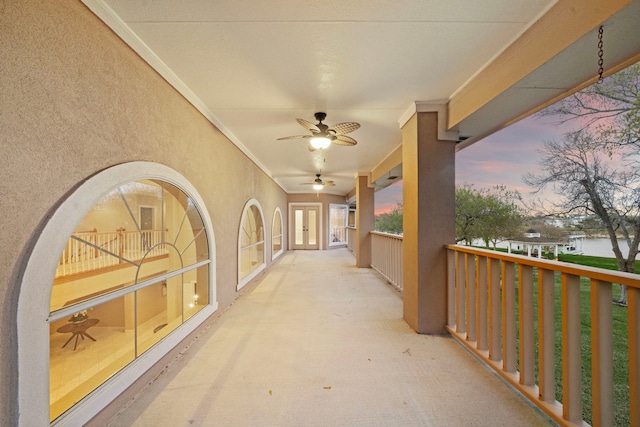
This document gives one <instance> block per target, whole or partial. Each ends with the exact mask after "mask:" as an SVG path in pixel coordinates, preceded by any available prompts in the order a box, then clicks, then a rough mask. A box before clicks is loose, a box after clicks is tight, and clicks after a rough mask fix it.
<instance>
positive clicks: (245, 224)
mask: <svg viewBox="0 0 640 427" xmlns="http://www.w3.org/2000/svg"><path fill="white" fill-rule="evenodd" d="M238 248H239V253H238V290H239V289H240V288H242V287H243V286H244V285H246V284H247V283H248V282H249V281H250V280H251V279H253V278H254V277H255V276H256V275H257V274H258V273H259V272H260V271H262V270H263V269H264V268H265V266H266V259H265V250H264V249H265V248H264V216H263V215H262V208H261V207H260V204H259V203H258V201H257V200H256V199H251V200H249V201H248V202H247V204H246V205H245V207H244V209H243V211H242V219H241V220H240V232H239V236H238Z"/></svg>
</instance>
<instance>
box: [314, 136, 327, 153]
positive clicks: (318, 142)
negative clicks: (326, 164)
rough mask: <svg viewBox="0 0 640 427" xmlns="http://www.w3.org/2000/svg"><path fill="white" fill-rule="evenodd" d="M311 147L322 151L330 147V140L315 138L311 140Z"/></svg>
mask: <svg viewBox="0 0 640 427" xmlns="http://www.w3.org/2000/svg"><path fill="white" fill-rule="evenodd" d="M310 142H311V146H312V147H313V148H315V149H316V150H323V149H325V148H327V147H328V146H329V145H331V140H330V139H329V138H327V137H326V136H315V137H313V138H311V141H310Z"/></svg>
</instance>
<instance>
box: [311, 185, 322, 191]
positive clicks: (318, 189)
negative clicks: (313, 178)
mask: <svg viewBox="0 0 640 427" xmlns="http://www.w3.org/2000/svg"><path fill="white" fill-rule="evenodd" d="M323 187H324V185H322V184H313V189H314V190H316V191H320V190H322V188H323Z"/></svg>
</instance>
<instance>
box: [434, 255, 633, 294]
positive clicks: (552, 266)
mask: <svg viewBox="0 0 640 427" xmlns="http://www.w3.org/2000/svg"><path fill="white" fill-rule="evenodd" d="M445 247H446V248H447V249H451V250H454V251H458V252H464V253H469V254H475V255H481V256H486V257H488V258H494V259H499V260H501V261H511V262H516V263H518V264H523V265H529V266H532V267H538V268H543V269H546V270H555V271H559V272H561V273H566V274H573V275H575V276H584V277H590V278H592V279H596V280H600V281H602V282H611V283H619V284H621V285H627V286H631V287H633V288H640V275H638V274H633V273H625V272H622V271H615V270H605V269H604V268H596V267H589V266H584V265H578V264H569V263H565V262H558V261H550V260H546V259H540V258H533V257H528V256H524V255H516V254H509V253H505V252H499V251H492V250H488V249H480V248H474V247H471V246H463V245H445Z"/></svg>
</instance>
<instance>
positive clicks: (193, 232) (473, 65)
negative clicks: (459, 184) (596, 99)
mask: <svg viewBox="0 0 640 427" xmlns="http://www.w3.org/2000/svg"><path fill="white" fill-rule="evenodd" d="M639 19H640V1H639V0H635V1H634V0H610V1H601V0H583V1H576V0H491V1H487V2H473V1H467V0H432V1H429V2H425V1H423V0H415V1H412V0H409V1H403V2H377V3H376V2H352V1H345V0H331V1H325V2H314V1H311V2H305V3H304V4H301V3H300V2H296V1H291V0H282V1H278V2H275V1H274V2H271V1H270V2H260V1H248V2H237V1H234V0H217V1H191V2H184V3H183V2H173V1H170V0H165V1H160V0H159V1H157V2H156V1H154V2H143V1H124V0H64V1H59V2H40V1H36V0H23V1H20V2H7V4H6V6H5V5H4V4H3V7H2V13H1V14H0V22H1V23H2V25H0V27H1V28H2V30H0V35H1V36H2V38H1V40H2V41H3V47H5V46H6V49H2V50H0V63H2V64H3V73H2V75H1V77H0V83H1V88H2V93H3V100H4V101H5V102H4V103H3V104H2V114H0V128H2V130H3V131H2V132H0V142H1V143H2V147H3V149H5V148H6V149H5V150H3V153H4V155H3V156H0V171H2V172H1V173H2V179H1V180H0V181H1V182H2V187H1V188H0V193H1V196H2V197H1V200H2V206H3V208H5V209H4V211H5V212H6V213H8V216H7V219H6V220H5V221H3V222H2V223H0V227H2V232H1V233H0V234H1V235H2V239H1V242H0V250H1V253H2V256H0V259H1V260H2V262H3V268H2V269H0V301H1V302H2V304H1V305H0V320H2V322H3V328H0V339H1V340H2V342H3V346H2V348H0V375H1V376H2V377H3V378H4V379H6V381H3V382H2V383H1V384H0V425H17V426H28V427H39V426H48V425H55V426H76V425H85V424H88V425H104V424H108V423H110V424H111V425H114V426H119V425H141V426H142V425H203V426H204V425H367V426H368V425H435V426H438V425H442V426H445V425H446V426H449V425H486V426H494V425H505V426H511V425H546V424H550V423H554V422H555V423H558V424H561V425H585V424H586V423H587V421H585V415H584V414H585V413H587V412H590V414H591V415H590V416H589V417H588V420H589V421H590V423H591V424H593V425H597V426H609V425H614V424H615V423H616V415H615V412H616V411H617V410H618V408H620V407H621V406H622V408H623V411H624V412H625V414H627V415H626V416H627V418H626V419H628V420H629V422H628V423H629V424H630V425H632V426H638V425H640V409H639V408H640V336H639V334H640V323H639V322H640V295H639V294H640V286H639V283H638V280H637V276H635V275H630V274H620V273H616V272H610V271H603V270H598V269H588V268H575V267H571V266H567V265H563V264H560V263H556V262H552V261H544V260H538V259H535V258H528V257H521V256H518V255H511V254H500V253H497V252H489V251H483V250H479V249H470V248H463V247H459V246H456V245H454V244H453V243H454V240H455V236H454V235H455V232H454V216H455V168H456V153H457V152H459V151H460V150H463V149H465V148H466V147H468V146H469V145H471V144H475V143H479V144H481V143H482V139H483V138H485V137H486V136H488V135H490V134H492V133H494V132H496V131H497V130H499V129H502V128H504V127H506V126H509V125H510V124H512V123H514V122H516V121H518V120H520V119H522V118H524V117H527V116H529V115H531V114H534V113H535V112H536V111H539V110H540V109H542V108H544V107H545V106H546V105H549V104H551V103H553V102H554V101H556V100H558V99H561V98H563V97H566V96H568V95H570V94H572V93H574V92H575V91H577V90H579V89H580V88H582V87H585V86H586V85H590V84H593V83H595V82H597V81H598V80H599V79H601V78H604V77H607V76H609V75H611V74H613V73H614V72H616V71H618V70H620V69H622V68H623V67H625V66H628V65H630V64H633V63H635V62H637V61H638V60H640V32H638V31H637V23H638V20H639ZM600 29H602V31H599V30H600ZM598 34H604V38H603V39H602V38H601V40H600V41H601V42H602V41H603V42H604V47H602V46H600V47H598ZM603 53H604V62H602V61H601V62H598V60H599V58H600V59H602V54H603ZM599 54H600V57H599ZM312 117H316V119H317V120H318V123H317V124H315V123H310V122H309V121H308V120H312ZM325 118H326V121H327V123H326V124H325V123H323V120H325ZM296 119H297V120H296ZM296 121H297V123H296ZM299 125H301V126H302V128H300V126H299ZM330 125H331V126H334V127H333V128H332V127H328V126H330ZM351 132H353V133H351ZM297 133H299V135H296V134H297ZM346 133H349V135H348V136H347V135H345V134H346ZM317 134H322V136H324V137H325V142H326V143H330V144H331V145H330V146H329V147H325V148H317V147H315V146H313V145H310V144H307V142H309V141H310V140H311V139H312V137H316V136H319V135H317ZM313 139H315V138H313ZM391 171H393V172H394V173H393V174H394V175H401V176H402V179H403V182H404V186H403V207H404V234H403V236H404V237H403V238H398V237H394V236H386V235H382V234H379V233H376V232H374V231H373V230H374V221H375V217H374V198H375V197H374V195H375V191H376V189H377V188H379V187H380V185H379V184H380V183H381V182H386V181H387V177H389V176H390V175H391V173H390V172H391ZM396 172H397V173H396ZM314 177H317V180H316V179H314ZM317 181H319V182H317ZM353 206H355V208H354V209H352V207H353ZM334 209H335V210H336V211H342V212H343V213H346V214H347V215H348V218H349V220H348V224H350V225H353V227H351V228H349V229H348V230H346V228H345V227H346V223H340V224H334V222H333V218H332V216H331V213H330V212H331V211H332V210H334ZM616 284H624V285H626V286H628V288H629V296H628V301H629V304H628V308H626V309H625V310H626V312H625V313H626V320H625V321H626V322H627V324H628V328H627V334H626V337H624V339H625V341H624V342H625V343H626V349H625V351H624V360H625V362H624V363H626V364H628V372H627V374H626V375H625V376H624V378H622V379H620V378H613V375H612V366H613V365H615V364H618V363H620V360H621V359H619V357H620V355H619V354H612V350H611V348H612V342H613V339H614V338H613V336H612V335H613V334H612V322H613V319H612V307H611V299H612V298H611V290H612V287H613V286H615V285H616ZM585 292H587V295H588V298H587V299H588V302H589V303H588V304H587V305H588V307H586V305H585V304H584V302H581V299H580V296H581V294H582V295H584V294H585ZM585 309H588V310H589V322H588V328H589V329H590V331H589V332H590V343H589V345H585V346H583V345H582V344H583V343H582V342H581V338H580V332H581V330H582V329H584V328H586V327H587V326H584V327H583V326H582V325H581V317H580V312H581V311H585ZM88 318H90V319H92V320H91V321H89V322H88V323H82V322H87V319H88ZM89 328H91V329H89ZM69 334H71V336H69ZM554 337H556V338H559V341H560V342H561V345H559V344H557V343H556V340H554ZM72 340H75V341H73V344H72ZM558 354H560V356H558ZM583 354H588V356H589V358H590V363H589V364H588V365H589V366H587V364H586V363H583V362H582V359H581V357H580V356H581V355H583ZM109 359H112V360H109ZM585 371H589V378H590V381H591V383H587V382H586V381H584V378H585V374H584V372H585ZM559 378H562V381H561V383H562V386H561V387H560V386H559V385H558V379H559ZM620 383H622V384H623V385H624V386H625V387H627V388H626V389H625V390H627V389H628V400H624V401H615V400H614V398H613V396H614V395H613V394H612V393H611V391H612V389H614V388H615V387H617V386H618V384H620ZM585 394H588V395H590V397H591V402H592V403H591V404H589V407H588V408H586V407H585V405H584V404H583V395H585Z"/></svg>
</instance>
